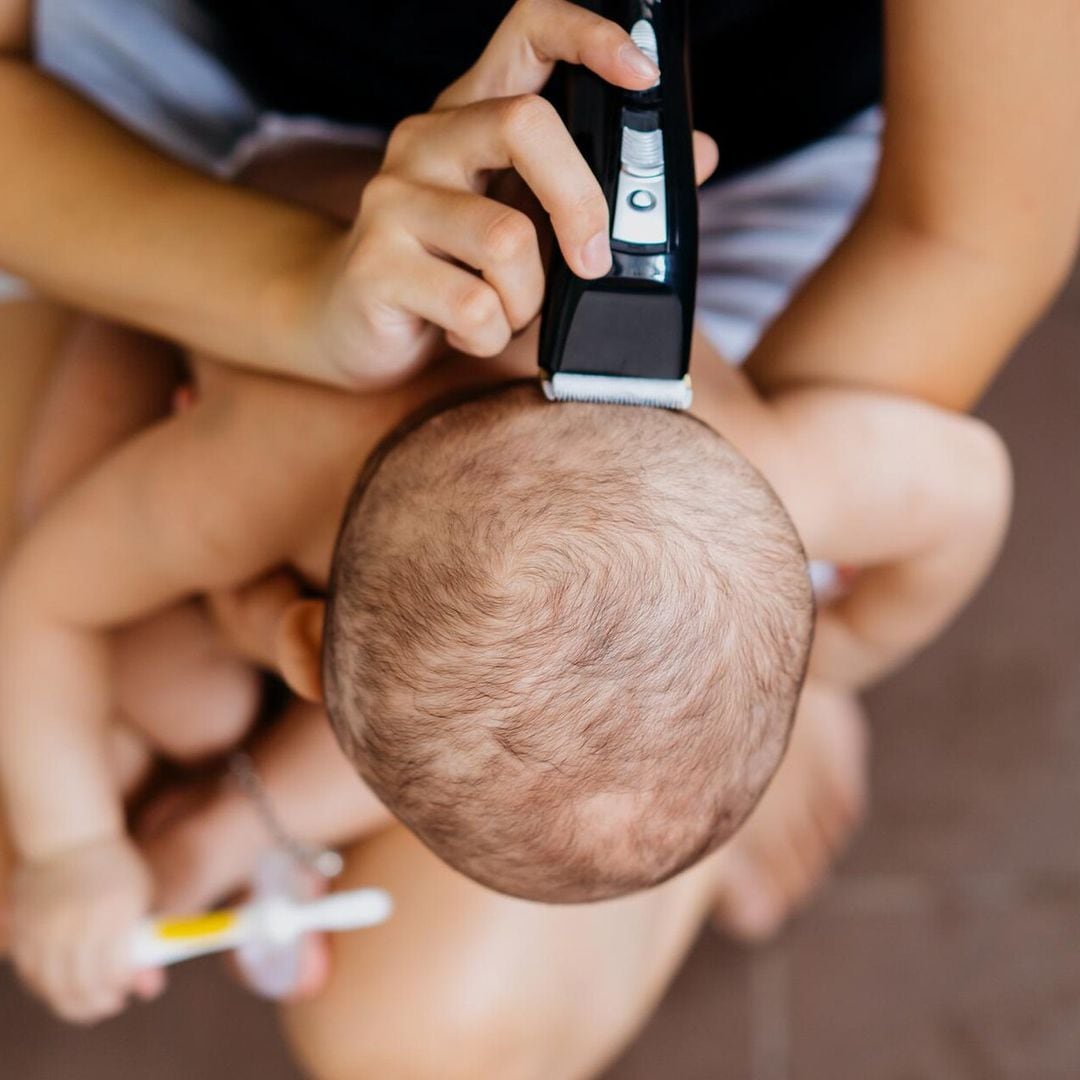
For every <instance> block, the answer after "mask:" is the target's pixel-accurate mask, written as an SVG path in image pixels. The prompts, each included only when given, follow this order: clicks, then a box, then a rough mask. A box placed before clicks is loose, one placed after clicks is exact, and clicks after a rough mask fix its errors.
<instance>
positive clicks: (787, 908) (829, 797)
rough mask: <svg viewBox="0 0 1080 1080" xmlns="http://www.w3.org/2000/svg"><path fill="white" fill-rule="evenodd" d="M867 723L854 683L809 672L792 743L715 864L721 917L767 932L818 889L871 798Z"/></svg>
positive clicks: (734, 925)
mask: <svg viewBox="0 0 1080 1080" xmlns="http://www.w3.org/2000/svg"><path fill="white" fill-rule="evenodd" d="M866 751H867V727H866V722H865V718H864V716H863V712H862V707H861V705H860V703H859V699H858V697H857V695H856V693H855V692H854V691H853V690H850V689H848V688H841V687H837V686H834V685H833V684H830V683H825V682H821V681H817V680H814V679H813V678H810V679H808V680H807V683H806V685H805V686H804V687H803V692H802V697H801V699H800V701H799V709H798V712H797V714H796V716H795V725H794V727H793V729H792V733H791V742H790V744H789V745H788V749H787V753H786V754H785V756H784V760H783V762H781V765H780V768H779V770H778V771H777V773H776V776H775V777H773V779H772V782H771V783H770V784H769V787H768V788H767V789H766V791H765V794H764V796H763V797H762V799H761V802H760V803H759V804H758V805H757V807H756V808H755V809H754V812H753V813H752V814H751V815H750V817H749V819H748V820H747V822H746V824H745V825H743V827H742V828H741V829H740V830H739V831H738V832H737V833H736V834H735V836H734V837H732V839H731V840H730V841H729V842H728V843H727V844H726V845H725V846H724V847H723V848H722V849H721V851H720V852H719V853H718V855H717V859H716V866H715V882H716V890H717V891H716V910H715V920H716V922H717V924H718V925H719V926H720V927H721V928H722V929H724V930H726V931H728V932H729V933H731V934H733V935H734V936H735V937H739V938H744V939H747V940H762V939H764V938H767V937H770V936H771V935H772V934H774V933H776V932H777V931H778V930H779V929H780V927H781V926H782V925H783V923H784V921H785V920H786V919H787V918H788V917H789V916H791V915H792V914H793V913H794V912H795V911H796V910H797V909H798V908H799V907H801V906H802V905H803V904H804V903H805V902H806V901H807V900H808V899H809V898H810V897H811V896H812V895H813V894H814V893H815V892H816V891H817V889H818V888H819V886H820V885H821V883H822V881H823V880H824V878H825V877H826V875H827V874H828V872H829V871H830V870H831V868H832V866H833V863H834V862H835V861H836V859H837V858H838V856H839V855H840V853H841V852H842V851H843V849H844V848H845V847H846V846H847V844H848V842H849V841H850V839H851V837H852V834H853V833H854V831H855V829H856V827H857V826H858V824H859V822H860V821H861V819H862V815H863V811H864V809H865V804H866V785H867V779H868V778H867V771H868V770H867V753H866Z"/></svg>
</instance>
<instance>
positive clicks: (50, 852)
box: [0, 407, 295, 1019]
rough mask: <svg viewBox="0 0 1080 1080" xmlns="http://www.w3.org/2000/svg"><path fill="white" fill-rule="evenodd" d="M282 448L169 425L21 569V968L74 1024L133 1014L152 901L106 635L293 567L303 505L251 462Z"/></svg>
mask: <svg viewBox="0 0 1080 1080" xmlns="http://www.w3.org/2000/svg"><path fill="white" fill-rule="evenodd" d="M268 441H269V440H268V438H267V437H265V436H264V437H262V438H260V433H259V432H258V431H250V430H247V429H246V428H245V427H244V426H243V425H232V424H230V423H229V418H228V417H227V416H222V415H220V414H215V415H213V416H210V417H208V416H207V415H206V410H204V409H202V408H199V407H197V408H195V409H192V410H191V411H190V412H188V413H186V414H184V415H183V416H180V417H176V418H173V419H171V420H168V421H166V422H165V423H163V424H161V425H159V426H157V427H155V428H153V429H151V430H149V431H147V432H145V433H144V434H142V435H141V436H139V437H138V438H136V439H134V440H132V441H131V442H130V443H127V444H125V445H124V446H123V447H122V448H121V449H120V450H118V451H117V452H116V453H115V454H114V455H113V456H112V457H110V458H109V459H107V460H106V461H105V462H104V463H103V464H102V465H101V466H99V467H98V468H97V469H95V470H94V471H93V472H92V473H91V474H90V475H89V476H87V477H86V479H85V480H83V481H82V482H80V483H79V484H78V485H76V487H74V488H73V489H71V490H70V491H69V492H67V493H66V494H65V495H63V496H61V497H60V498H59V499H58V500H57V501H56V502H55V503H54V504H53V505H52V506H51V507H50V508H49V510H48V511H47V512H46V513H45V515H44V516H43V517H42V518H41V520H40V521H39V523H38V524H37V525H36V526H35V527H34V528H33V529H32V530H31V531H30V532H29V533H28V534H27V535H26V536H25V537H24V539H23V541H22V542H21V543H20V545H19V546H18V547H17V548H16V551H15V553H14V554H13V556H12V559H11V561H10V562H9V564H8V566H7V567H6V569H5V573H4V576H3V581H2V588H0V779H2V782H3V788H4V794H5V798H6V800H7V809H8V815H9V825H10V828H11V831H12V838H13V841H14V844H15V848H16V852H17V855H18V857H19V860H20V863H21V866H20V868H19V870H18V872H17V873H16V877H15V882H14V918H15V921H16V934H15V946H16V961H17V962H18V963H19V966H20V969H21V971H22V972H23V974H24V976H25V977H27V979H28V980H29V981H30V982H31V984H32V985H34V986H35V987H37V988H38V989H39V990H40V991H41V992H42V993H43V994H45V995H46V996H47V997H48V998H49V1000H50V1001H51V1002H52V1003H53V1004H54V1005H55V1006H56V1007H57V1008H58V1009H59V1010H60V1011H62V1012H64V1014H65V1015H68V1016H71V1017H74V1018H84V1019H87V1018H95V1017H99V1016H101V1015H104V1014H107V1013H109V1012H111V1011H114V1010H115V1009H116V1008H118V1007H119V1005H120V1004H121V1003H122V1000H123V997H124V995H125V992H126V990H127V989H128V988H129V987H130V986H131V977H130V973H129V972H128V971H127V966H126V963H125V958H124V956H123V949H122V944H123V942H122V938H123V934H124V933H125V932H126V930H127V928H128V927H129V926H130V924H131V922H132V920H133V919H135V918H137V917H138V915H139V914H141V913H142V911H143V910H144V909H145V907H146V904H147V902H148V896H149V882H148V879H147V877H146V874H145V870H144V868H143V867H142V864H141V861H140V860H139V859H138V858H137V857H136V856H135V854H134V849H133V848H132V846H131V844H130V842H129V841H128V840H127V838H126V836H125V832H124V821H123V814H122V808H121V805H120V799H119V795H118V792H117V790H116V786H115V783H114V781H113V779H112V775H111V771H110V768H109V762H108V756H107V753H106V747H105V728H106V724H107V723H108V719H109V716H110V710H111V706H112V696H111V692H110V686H111V679H110V652H109V642H108V630H110V629H111V628H113V627H115V626H119V625H121V624H124V623H126V622H129V621H133V620H135V619H137V618H139V617H140V616H143V615H146V614H149V613H151V612H153V611H155V610H157V609H159V608H160V607H163V606H165V605H167V604H169V603H171V602H173V601H175V600H177V599H179V598H181V597H183V596H186V595H189V594H192V593H198V592H201V591H204V590H205V589H208V588H214V587H222V586H224V585H227V584H230V583H232V582H234V581H239V580H245V579H247V578H250V577H253V576H256V575H258V574H260V573H262V572H264V571H265V570H267V569H269V568H270V567H273V566H276V565H277V564H279V563H281V562H282V561H284V560H285V559H286V558H287V548H288V546H289V543H290V540H291V539H292V532H293V530H294V529H295V524H294V523H293V520H292V519H293V516H294V514H295V505H292V504H289V503H288V501H287V500H284V499H282V498H280V492H278V491H277V490H276V489H275V486H274V479H273V478H274V477H275V476H276V475H279V470H277V469H275V468H273V467H270V468H266V469H260V470H258V471H257V472H256V471H254V470H252V468H251V460H252V459H251V457H250V455H251V454H262V455H263V458H264V460H263V464H264V465H265V464H267V458H268V457H269V456H270V448H269V447H268V445H267V443H268ZM210 476H212V477H213V478H214V483H212V484H208V483H207V477H210ZM262 476H265V477H267V478H268V479H267V482H266V483H264V484H261V485H259V484H257V483H256V482H255V481H256V480H258V478H259V477H262ZM286 506H287V507H288V510H287V511H286V509H285V507H286Z"/></svg>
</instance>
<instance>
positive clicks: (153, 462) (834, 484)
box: [0, 339, 1007, 1002]
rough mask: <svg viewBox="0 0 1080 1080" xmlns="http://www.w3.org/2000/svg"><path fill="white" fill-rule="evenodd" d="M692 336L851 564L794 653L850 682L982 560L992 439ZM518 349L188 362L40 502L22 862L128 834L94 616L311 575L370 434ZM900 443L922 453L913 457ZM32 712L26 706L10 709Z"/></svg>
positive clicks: (807, 520)
mask: <svg viewBox="0 0 1080 1080" xmlns="http://www.w3.org/2000/svg"><path fill="white" fill-rule="evenodd" d="M705 348H706V347H705V346H703V345H699V353H698V358H697V361H696V370H697V371H698V373H699V374H698V378H697V401H698V406H697V408H698V411H699V415H701V416H702V417H703V418H705V419H707V420H709V421H711V422H712V423H714V425H716V426H718V427H720V428H721V429H722V430H723V431H724V433H725V434H726V435H727V436H728V437H729V438H730V439H731V440H732V441H734V442H735V443H736V444H737V445H739V446H740V448H741V449H743V450H744V452H746V453H748V454H749V455H750V456H751V457H752V458H753V459H755V460H756V463H757V464H758V465H759V466H760V467H761V468H762V470H763V471H764V472H765V473H766V475H767V476H769V477H770V479H771V480H772V482H773V484H774V486H775V487H776V488H777V490H778V491H779V493H780V494H781V496H782V497H783V498H784V499H785V501H786V503H787V505H788V507H789V509H790V511H791V513H792V514H793V517H794V519H795V521H796V523H797V525H798V527H799V528H800V531H801V533H802V535H803V538H804V540H805V542H806V544H807V547H808V549H809V551H810V552H811V553H812V554H814V555H819V556H822V557H826V558H832V559H834V560H836V561H839V562H842V563H845V564H852V565H859V566H865V567H868V569H867V571H866V572H865V573H864V574H863V575H862V576H861V578H860V579H859V580H858V582H857V585H856V588H855V589H854V591H853V592H852V593H851V595H850V596H848V597H847V598H846V599H844V600H843V601H842V602H841V603H840V604H839V605H838V606H837V607H836V608H835V609H834V610H833V611H832V612H830V613H828V614H827V617H826V618H824V619H823V620H822V625H821V628H820V630H819V638H818V646H817V651H816V655H815V673H817V672H820V675H821V677H822V678H834V679H835V680H836V681H838V682H839V683H840V684H841V685H843V686H845V687H848V688H852V687H855V686H858V685H861V684H862V683H863V682H864V681H866V680H867V679H870V678H873V677H875V676H877V675H878V674H880V673H882V672H883V671H884V670H887V669H888V668H890V667H892V666H893V665H894V664H895V663H897V662H898V661H899V660H900V659H902V658H903V657H904V656H906V655H908V654H909V653H910V652H911V651H912V649H914V648H916V647H918V646H919V645H920V644H922V643H923V642H925V641H926V640H928V639H929V638H930V637H932V636H933V634H934V633H936V631H937V630H938V628H939V627H940V625H941V624H942V623H943V622H944V621H945V620H946V619H947V618H948V617H949V616H950V615H951V614H952V612H953V611H954V610H955V608H956V607H957V606H958V604H959V603H961V602H962V601H963V599H964V598H965V597H966V596H967V595H968V594H969V592H970V591H971V589H972V588H973V587H974V586H975V584H976V583H977V581H978V580H979V579H980V577H981V575H982V573H983V572H984V571H985V568H986V566H987V565H988V564H989V561H990V559H991V558H992V556H993V553H994V551H995V550H996V547H997V542H998V537H999V534H1000V529H1001V521H1002V519H1003V518H1004V515H1005V512H1006V505H1007V472H1006V470H1005V464H1004V457H1003V454H1002V452H1001V449H1000V446H999V444H998V443H997V442H996V441H995V440H994V439H993V438H992V436H990V435H989V433H988V432H987V431H986V430H985V429H984V428H983V427H982V426H981V425H978V424H977V423H975V422H974V421H969V420H966V419H961V418H956V417H950V416H945V415H942V414H939V413H937V412H936V411H934V410H932V409H930V408H928V407H925V406H920V405H917V404H914V403H910V402H903V401H896V400H892V399H887V398H882V397H879V396H877V395H864V394H859V393H856V392H853V391H834V390H825V389H805V390H800V391H798V392H795V393H793V394H791V395H782V396H780V397H778V398H776V399H774V400H773V401H770V402H764V401H762V400H760V399H759V398H757V397H756V396H755V395H754V394H753V392H752V391H751V390H750V388H749V387H748V385H747V384H746V383H745V381H744V380H743V379H742V377H741V376H739V375H738V374H737V373H735V372H732V371H730V370H728V369H727V368H726V366H724V365H723V364H722V363H720V362H719V361H718V360H716V359H715V358H712V357H707V354H706V352H705ZM531 349H532V344H531V342H529V341H528V340H527V339H523V340H522V341H521V343H520V344H519V346H518V348H517V349H516V350H515V351H513V352H511V353H507V354H505V355H504V356H503V357H502V358H500V359H499V360H497V361H490V362H487V363H479V362H477V363H475V364H473V365H471V366H468V365H465V364H457V365H444V366H441V367H439V368H437V369H434V370H432V371H431V372H430V373H429V374H428V375H426V376H425V377H423V378H421V379H419V380H417V381H416V382H414V383H413V384H410V386H408V387H405V388H401V389H398V390H395V391H391V392H387V393H385V394H382V395H379V396H376V397H371V398H357V399H353V400H350V399H347V398H342V397H340V396H338V395H336V394H335V393H333V392H330V391H321V390H318V389H311V390H305V391H302V392H301V391H299V390H298V389H297V388H296V387H293V386H286V385H281V384H278V383H275V382H274V381H273V380H270V379H262V378H259V377H254V376H242V375H239V374H238V373H233V372H228V371H226V370H224V369H220V368H217V367H215V366H212V365H200V400H199V401H198V403H197V404H196V405H195V406H194V407H193V408H192V409H190V410H189V411H188V412H186V413H184V414H183V415H181V416H177V417H173V418H171V419H169V420H166V421H164V422H163V423H161V424H159V425H158V426H156V427H154V428H151V429H150V430H148V431H147V432H145V433H143V434H142V435H140V436H138V437H136V438H135V439H134V440H132V441H130V442H129V443H127V444H125V445H124V446H123V447H122V448H120V450H119V451H117V452H116V453H114V454H113V456H112V457H111V458H109V459H108V460H107V461H106V462H105V463H104V464H103V465H102V466H100V467H99V468H98V469H97V470H95V471H93V472H91V473H90V474H89V475H88V476H87V477H86V478H85V479H84V480H83V481H82V482H80V483H79V484H77V485H75V487H74V488H72V489H71V490H69V491H68V492H67V493H65V495H64V496H62V497H61V498H60V499H58V500H57V501H56V502H55V503H54V504H53V506H52V507H51V508H50V510H49V511H48V512H47V513H46V514H45V516H44V517H43V518H42V519H41V520H40V522H39V523H38V525H37V526H36V527H35V528H34V529H33V530H32V531H31V533H30V534H28V536H27V538H26V540H25V541H24V543H23V544H22V545H21V547H20V549H19V550H18V552H17V553H16V556H15V559H14V560H13V563H12V566H11V568H10V570H9V573H8V575H7V578H6V582H5V589H4V597H3V605H2V608H3V616H4V617H3V620H2V622H3V626H4V627H6V628H10V633H8V632H7V631H5V634H4V642H5V648H4V650H3V657H4V659H5V661H6V662H8V663H11V664H23V665H25V664H38V665H40V664H41V663H42V662H43V661H45V660H46V658H48V673H47V674H46V669H44V668H41V667H39V668H38V676H39V677H38V678H36V679H34V680H33V681H32V682H26V681H22V682H16V683H8V682H7V680H5V679H0V685H2V686H3V687H4V691H3V692H4V693H5V707H4V708H3V710H2V714H3V717H4V719H5V721H8V722H7V723H5V724H4V731H5V733H6V734H5V735H4V744H3V753H0V759H2V761H3V764H4V766H5V777H6V788H7V791H8V795H9V799H10V804H11V807H12V824H13V829H14V832H15V837H16V842H17V843H18V845H19V847H20V850H21V852H22V855H23V859H24V860H25V861H24V864H23V869H24V871H29V872H30V874H31V875H33V874H35V873H37V871H36V870H34V869H33V868H34V867H41V868H42V872H43V873H48V870H51V869H52V868H53V867H55V866H56V865H57V860H58V859H59V860H60V861H61V862H62V861H63V860H64V859H65V858H66V856H65V855H64V854H63V853H64V852H67V851H72V850H74V849H76V848H77V847H78V846H79V844H81V843H82V844H95V845H96V844H99V843H101V842H102V840H104V842H105V843H106V844H107V845H120V846H121V847H123V848H124V850H125V851H127V850H130V849H128V848H127V847H126V846H125V844H126V842H125V841H123V834H122V831H121V832H117V831H116V830H117V829H119V827H120V826H119V821H120V819H119V807H118V803H117V800H116V795H115V794H114V793H113V792H112V790H111V788H110V784H109V781H108V777H107V774H104V773H103V774H100V775H99V774H97V773H96V772H95V766H94V765H93V763H94V762H95V761H96V760H101V750H100V748H99V744H98V736H97V735H95V734H94V733H95V732H96V731H99V730H100V728H99V727H98V722H97V721H96V720H93V719H91V718H90V717H88V715H87V713H86V711H85V706H86V703H87V702H93V701H94V700H101V695H104V696H105V697H107V696H108V692H109V691H108V676H107V670H106V669H105V668H100V667H99V666H98V664H99V663H100V662H101V661H100V660H99V658H101V660H103V659H104V657H105V654H104V653H102V652H101V651H100V648H101V645H99V644H97V643H103V641H104V638H103V636H102V635H103V632H104V631H106V629H107V628H108V627H109V626H111V625H115V624H116V623H117V622H120V621H128V620H130V619H132V618H136V617H138V616H140V615H142V614H146V613H149V612H152V611H155V610H157V609H159V608H160V607H162V606H163V605H167V604H169V603H170V602H173V601H175V600H176V599H179V598H180V597H182V596H184V595H188V594H190V593H192V592H196V593H197V592H206V591H212V590H216V589H221V588H226V587H230V586H233V585H236V584H239V583H242V582H245V581H248V580H251V579H253V578H257V577H259V576H261V575H262V574H265V573H266V572H268V571H270V570H272V569H274V568H276V567H279V566H281V565H287V566H291V567H292V568H293V569H294V570H295V571H296V572H297V573H299V574H300V575H301V577H302V578H304V579H305V580H307V581H308V582H310V583H311V584H313V585H315V586H324V585H325V576H326V572H327V568H328V565H329V558H330V551H331V547H332V544H333V539H334V535H335V531H336V528H337V522H338V518H339V515H340V512H341V507H342V506H343V504H344V500H345V497H346V495H347V493H348V490H349V488H350V486H351V483H352V479H353V475H354V472H355V469H356V467H357V466H358V465H359V464H360V463H361V462H362V461H363V459H364V458H365V457H366V456H367V454H368V453H369V452H370V451H371V449H372V448H373V446H374V444H375V442H376V441H377V440H378V438H379V437H381V435H382V434H383V433H385V432H386V431H387V430H388V429H389V428H391V427H393V426H394V425H396V424H397V423H398V422H400V420H402V419H403V418H404V417H405V416H406V415H407V414H408V413H409V412H411V411H412V410H413V409H414V408H415V407H416V406H417V405H419V404H420V403H422V402H423V401H425V400H430V399H431V398H432V397H436V396H439V395H441V394H442V393H445V392H446V391H448V390H450V389H453V388H455V387H462V386H467V385H476V384H477V383H481V384H483V383H487V382H490V381H491V380H492V379H499V378H506V377H514V376H519V375H523V374H527V373H528V372H529V371H531V370H532V368H533V365H534V364H535V359H534V356H535V354H534V353H532V352H531ZM913 446H918V447H920V448H921V449H920V453H921V454H925V455H927V456H926V458H925V459H920V460H915V459H914V458H915V455H914V454H913V452H912V449H911V448H912V447H913ZM856 448H857V450H858V453H857V454H856V453H855V452H854V451H855V449H856ZM930 462H933V467H932V468H931V467H930ZM946 462H952V463H953V464H954V465H955V466H956V468H955V469H950V468H947V467H946V466H945V464H944V463H946ZM808 476H809V477H814V478H815V479H814V484H813V485H812V486H811V485H809V484H808V483H807V482H806V477H808ZM883 476H887V477H889V478H890V480H891V483H890V484H889V485H887V486H886V485H884V484H883V483H881V482H880V481H879V479H878V478H880V477H883ZM209 477H213V481H212V482H208V478H209ZM133 491H138V492H139V493H140V497H139V498H138V499H137V500H132V499H131V498H130V495H129V493H130V492H133ZM103 536H108V537H109V542H108V543H107V544H103V543H102V537H103ZM91 537H92V538H93V540H92V541H91ZM313 614H315V611H314V609H313V608H312V605H311V604H310V603H305V602H301V603H299V604H294V605H292V606H291V607H289V608H288V609H287V610H286V611H285V612H284V613H283V614H282V619H281V628H280V629H279V631H278V634H277V640H278V651H279V662H280V663H281V665H282V668H283V670H284V672H285V674H286V675H287V676H290V677H291V678H292V681H293V682H294V684H295V685H297V686H298V687H299V688H300V689H301V690H304V691H306V692H307V693H309V694H311V693H313V689H312V684H311V680H310V670H311V669H312V668H313V667H314V666H315V661H316V659H317V656H318V642H317V641H316V640H315V639H314V636H313V634H312V632H311V626H312V625H313V623H317V622H318V619H317V618H316V619H313V618H312V615H313ZM57 645H59V646H60V647H59V649H57ZM73 645H74V650H72V649H71V646H73ZM31 650H32V651H31ZM30 657H33V659H32V660H31V659H30ZM24 670H26V669H24ZM305 672H307V673H308V674H307V675H306V674H305ZM833 673H835V674H833ZM9 686H10V687H11V690H9V689H8V687H9ZM42 687H44V688H47V689H48V695H47V696H48V697H50V698H51V700H49V701H45V700H43V698H42V695H41V693H40V690H41V688H42ZM12 691H13V692H14V693H12ZM25 693H28V694H29V696H24V694H25ZM57 694H59V695H60V696H54V695H57ZM69 694H70V695H71V696H70V697H69V696H68V695H69ZM9 695H11V696H9ZM31 715H33V716H35V717H36V718H37V719H36V721H35V722H34V723H28V722H27V721H26V719H24V720H23V722H22V723H19V724H12V723H10V720H11V719H12V718H15V717H22V718H27V717H29V716H31ZM80 716H81V717H84V718H85V719H82V720H80V719H79V717H80ZM57 718H62V723H63V724H64V726H65V731H64V734H63V735H62V736H61V735H60V733H59V731H58V730H56V729H55V724H56V723H57ZM50 728H52V730H50V731H48V734H46V730H47V729H50ZM30 731H41V733H42V738H48V739H50V740H52V739H56V738H58V737H62V738H65V739H67V740H69V744H71V745H79V746H82V747H83V750H82V752H81V755H80V757H79V758H78V759H77V763H78V765H79V771H78V772H77V773H74V772H72V773H68V774H67V775H66V776H65V777H63V778H62V779H63V781H64V782H63V788H62V790H60V789H57V788H53V789H52V790H51V791H48V792H46V790H45V789H43V788H42V787H41V786H40V782H38V783H34V784H30V783H28V778H29V777H30V775H31V774H32V773H33V772H34V766H33V765H32V762H33V761H34V760H35V757H36V753H37V751H36V750H35V748H34V745H33V741H32V740H30V739H28V737H27V735H28V732H30ZM56 779H60V778H55V777H54V781H55V780H56ZM45 783H46V784H48V786H49V787H52V784H51V783H49V781H45ZM74 823H77V827H76V829H75V830H74V831H72V824H74ZM91 830H93V831H91ZM121 858H123V859H125V860H127V859H128V858H129V856H127V855H123V856H121ZM46 868H48V870H47V869H46ZM48 877H49V879H50V880H51V879H52V877H53V875H52V874H51V873H48ZM24 880H25V877H24ZM111 880H113V881H118V880H119V881H122V880H123V877H122V875H116V876H114V877H113V878H111ZM36 892H37V890H35V893H36ZM145 902H146V901H145V900H143V901H141V903H143V904H144V903H145ZM80 909H85V905H84V904H83V905H81V908H80ZM126 910H127V911H130V910H131V908H130V907H129V908H127V909H126ZM18 911H19V902H18V893H16V913H18ZM127 918H130V916H127ZM121 921H123V920H121ZM28 940H31V939H30V938H28ZM33 940H37V939H36V938H34V939H33ZM30 970H33V969H32V967H30ZM109 1000H111V1001H113V1002H115V1000H116V999H115V998H111V999H109Z"/></svg>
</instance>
